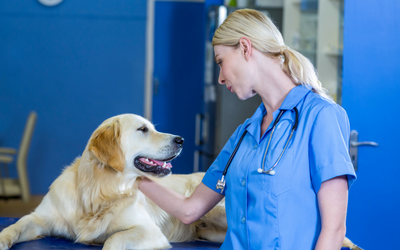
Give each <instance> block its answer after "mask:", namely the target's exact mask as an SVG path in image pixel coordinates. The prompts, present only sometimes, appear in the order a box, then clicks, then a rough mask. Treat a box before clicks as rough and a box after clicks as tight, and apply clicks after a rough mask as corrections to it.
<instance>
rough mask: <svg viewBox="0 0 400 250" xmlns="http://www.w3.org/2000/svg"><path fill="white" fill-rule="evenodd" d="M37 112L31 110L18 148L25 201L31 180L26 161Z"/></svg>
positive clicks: (20, 176) (19, 168) (25, 200)
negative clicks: (29, 179) (29, 180)
mask: <svg viewBox="0 0 400 250" xmlns="http://www.w3.org/2000/svg"><path fill="white" fill-rule="evenodd" d="M36 119H37V114H36V112H35V111H31V113H30V114H29V117H28V120H27V122H26V125H25V129H24V134H23V135H22V139H21V144H20V145H19V149H18V159H17V170H18V176H19V182H20V185H21V191H22V199H23V200H24V202H27V201H28V200H29V195H30V192H29V182H28V175H27V169H26V161H27V158H28V153H29V147H30V144H31V139H32V135H33V131H34V129H35V124H36Z"/></svg>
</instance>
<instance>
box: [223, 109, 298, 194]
mask: <svg viewBox="0 0 400 250" xmlns="http://www.w3.org/2000/svg"><path fill="white" fill-rule="evenodd" d="M293 110H294V112H295V113H296V120H295V122H294V125H293V126H292V131H291V132H290V135H289V137H288V139H287V140H286V144H285V147H284V148H283V150H282V153H281V154H280V155H279V157H278V159H277V160H276V162H275V164H274V165H272V167H271V168H270V169H268V170H264V166H265V157H266V156H267V153H268V149H269V145H270V143H271V139H272V135H273V134H274V132H275V129H276V125H277V124H278V122H279V120H280V119H281V117H282V115H283V113H285V110H281V111H280V112H279V114H278V116H277V117H276V119H275V122H274V125H273V126H272V131H271V134H270V136H269V140H268V144H267V148H266V149H265V153H264V157H263V162H262V165H261V166H262V168H259V169H257V172H258V173H260V174H268V175H275V167H276V166H277V165H278V163H279V161H280V160H281V158H282V156H283V154H284V153H285V151H286V148H287V146H288V145H289V142H290V140H291V139H292V137H293V133H294V131H296V129H297V125H298V122H299V111H298V110H297V108H296V107H294V108H293ZM246 134H247V130H245V131H244V132H243V134H242V137H240V139H239V142H238V144H237V145H236V147H235V150H233V152H232V154H231V157H229V160H228V163H227V164H226V166H225V169H224V172H223V173H222V178H221V180H218V182H217V186H216V189H221V193H222V192H223V191H224V188H225V176H226V173H227V172H228V168H229V165H231V162H232V160H233V157H235V154H236V152H237V151H238V149H239V146H240V144H241V143H242V141H243V138H244V136H245V135H246Z"/></svg>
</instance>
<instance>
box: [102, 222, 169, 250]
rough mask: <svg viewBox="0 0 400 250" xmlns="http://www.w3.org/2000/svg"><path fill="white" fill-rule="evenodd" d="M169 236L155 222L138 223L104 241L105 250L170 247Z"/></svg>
mask: <svg viewBox="0 0 400 250" xmlns="http://www.w3.org/2000/svg"><path fill="white" fill-rule="evenodd" d="M170 247H171V245H170V244H169V242H168V240H167V238H166V237H165V236H164V235H163V234H162V232H161V230H160V228H159V227H157V226H156V225H154V224H147V225H138V226H135V227H133V228H131V229H128V230H125V231H121V232H118V233H115V234H113V235H112V236H111V237H110V238H108V239H107V240H106V242H105V243H104V247H103V250H125V249H165V248H170Z"/></svg>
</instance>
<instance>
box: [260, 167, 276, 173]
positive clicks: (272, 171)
mask: <svg viewBox="0 0 400 250" xmlns="http://www.w3.org/2000/svg"><path fill="white" fill-rule="evenodd" d="M257 172H258V173H260V174H269V175H275V170H267V171H264V170H262V169H261V168H259V169H257Z"/></svg>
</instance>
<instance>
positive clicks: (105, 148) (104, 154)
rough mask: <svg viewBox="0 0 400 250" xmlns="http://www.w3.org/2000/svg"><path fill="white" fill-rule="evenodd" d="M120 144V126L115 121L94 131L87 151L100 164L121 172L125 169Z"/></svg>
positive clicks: (117, 121)
mask: <svg viewBox="0 0 400 250" xmlns="http://www.w3.org/2000/svg"><path fill="white" fill-rule="evenodd" d="M120 144H121V124H120V122H119V120H118V119H115V120H114V121H113V122H112V123H111V124H108V125H105V126H102V127H100V128H98V129H97V130H96V131H94V133H93V135H92V137H91V138H90V141H89V151H90V152H92V153H93V154H94V155H95V156H96V157H97V158H98V159H99V160H100V161H101V162H102V163H104V164H106V165H108V166H110V167H112V168H114V169H115V170H117V171H118V172H122V171H124V169H125V158H124V153H123V152H122V149H121V146H120Z"/></svg>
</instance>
